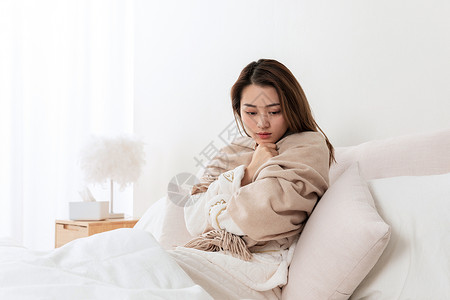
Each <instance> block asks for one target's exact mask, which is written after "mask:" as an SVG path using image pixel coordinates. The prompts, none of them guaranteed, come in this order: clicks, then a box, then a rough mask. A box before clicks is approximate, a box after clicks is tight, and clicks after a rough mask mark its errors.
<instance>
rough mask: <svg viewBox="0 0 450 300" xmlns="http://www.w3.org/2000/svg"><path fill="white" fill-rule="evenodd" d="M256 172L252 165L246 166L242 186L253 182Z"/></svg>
mask: <svg viewBox="0 0 450 300" xmlns="http://www.w3.org/2000/svg"><path fill="white" fill-rule="evenodd" d="M254 174H255V172H254V170H253V168H252V167H251V166H248V167H245V173H244V177H243V178H242V180H241V187H242V186H245V185H247V184H249V183H251V182H252V179H253V175H254Z"/></svg>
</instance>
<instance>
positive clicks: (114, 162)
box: [80, 135, 145, 189]
mask: <svg viewBox="0 0 450 300" xmlns="http://www.w3.org/2000/svg"><path fill="white" fill-rule="evenodd" d="M144 157H145V154H144V143H143V142H141V141H139V140H138V139H136V138H135V137H133V136H127V135H121V136H117V137H92V138H91V139H90V141H89V142H88V143H86V145H85V146H84V148H83V149H82V150H81V157H80V166H81V169H82V171H83V172H84V175H85V180H86V181H87V182H89V183H104V182H105V181H108V180H111V181H114V182H116V183H117V184H119V186H120V188H121V189H124V188H125V187H126V186H127V185H128V184H131V183H133V182H135V181H137V179H138V178H139V176H140V174H141V171H142V167H143V165H144V164H145V159H144Z"/></svg>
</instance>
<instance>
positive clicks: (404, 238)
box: [0, 130, 450, 299]
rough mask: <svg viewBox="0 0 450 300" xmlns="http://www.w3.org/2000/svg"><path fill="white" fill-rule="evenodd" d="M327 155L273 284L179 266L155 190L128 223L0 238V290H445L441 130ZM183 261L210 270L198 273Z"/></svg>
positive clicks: (55, 294) (226, 294)
mask: <svg viewBox="0 0 450 300" xmlns="http://www.w3.org/2000/svg"><path fill="white" fill-rule="evenodd" d="M336 159H337V161H338V163H337V164H335V165H333V166H332V168H331V169H330V183H331V185H330V188H329V189H328V191H327V192H326V193H325V194H324V196H323V197H322V199H321V200H320V201H319V203H318V205H317V206H316V208H315V210H314V212H313V213H312V215H311V217H310V218H309V220H308V222H307V224H306V226H305V228H304V230H303V232H302V234H301V236H300V238H299V240H298V242H297V243H296V247H295V250H294V251H293V252H292V253H291V255H292V257H291V260H290V261H291V265H290V267H289V273H288V279H287V280H288V281H287V284H286V285H285V286H283V287H282V288H280V289H278V290H277V291H271V292H270V293H268V294H261V293H256V294H252V292H251V290H249V289H248V287H246V283H245V282H242V280H237V279H236V278H234V279H233V278H232V277H230V276H221V275H219V274H220V273H223V271H224V270H220V269H218V268H215V267H213V268H211V265H210V264H209V266H196V268H197V269H196V268H195V266H194V267H193V266H192V265H191V266H190V267H186V266H185V265H184V266H183V264H184V263H187V264H189V263H188V261H189V255H188V256H186V257H184V258H183V255H184V254H185V253H184V252H181V254H180V253H178V254H176V253H177V250H174V246H177V245H183V244H184V243H185V242H187V241H188V240H189V239H190V238H191V236H190V235H189V233H188V231H187V230H186V227H185V225H184V214H183V208H182V207H179V206H177V205H175V204H174V203H172V202H171V201H168V200H167V198H165V197H164V198H162V199H160V200H159V201H157V202H156V203H155V204H154V205H152V206H151V207H150V208H149V209H148V211H147V212H146V213H145V214H144V216H143V217H142V218H141V220H140V221H139V222H138V223H137V224H136V226H135V227H134V228H133V229H118V230H114V231H110V232H105V233H102V234H97V235H94V236H91V237H88V238H83V239H78V240H75V241H73V242H71V243H69V244H66V245H65V246H63V247H61V248H58V249H55V250H52V251H46V252H39V251H33V250H31V249H26V248H23V247H22V246H21V245H18V244H17V243H15V242H14V241H12V240H8V239H1V240H0V299H227V298H229V299H243V298H245V299H259V298H262V299H271V298H282V299H349V298H350V299H450V285H449V282H450V255H449V253H450V221H449V220H450V218H448V216H449V215H450V130H442V131H438V132H430V133H422V134H413V135H407V136H400V137H396V138H390V139H385V140H374V141H370V142H367V143H364V144H360V145H356V146H352V147H343V148H337V149H336ZM218 254H220V255H224V254H223V253H222V254H221V253H218ZM189 268H190V269H192V270H196V272H197V273H198V274H200V275H201V274H203V275H204V276H205V278H212V280H209V281H208V284H203V285H202V286H201V285H199V284H197V283H196V282H198V280H197V278H193V277H195V276H196V275H193V274H190V272H187V271H186V270H189ZM230 268H233V266H232V265H230ZM252 272H253V273H252ZM258 272H259V271H258V270H253V271H249V272H248V273H247V275H246V276H248V277H249V278H250V279H251V277H252V276H257V275H258V274H259V273H258ZM214 278H215V279H214ZM250 279H249V280H250Z"/></svg>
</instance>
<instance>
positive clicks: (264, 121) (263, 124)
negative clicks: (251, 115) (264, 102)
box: [258, 114, 269, 128]
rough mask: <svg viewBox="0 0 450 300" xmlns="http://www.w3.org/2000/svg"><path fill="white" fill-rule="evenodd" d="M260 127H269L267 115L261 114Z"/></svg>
mask: <svg viewBox="0 0 450 300" xmlns="http://www.w3.org/2000/svg"><path fill="white" fill-rule="evenodd" d="M258 127H259V128H267V127H269V119H268V117H267V115H265V114H261V115H260V117H259V120H258Z"/></svg>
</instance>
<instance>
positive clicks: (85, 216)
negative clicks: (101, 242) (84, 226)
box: [69, 201, 109, 221]
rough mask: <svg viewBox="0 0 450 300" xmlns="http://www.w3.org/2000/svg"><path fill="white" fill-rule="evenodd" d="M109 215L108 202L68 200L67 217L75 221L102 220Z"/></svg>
mask: <svg viewBox="0 0 450 300" xmlns="http://www.w3.org/2000/svg"><path fill="white" fill-rule="evenodd" d="M108 216H109V202H108V201H95V202H69V218H70V219H71V220H77V221H87V220H104V219H107V218H108Z"/></svg>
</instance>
